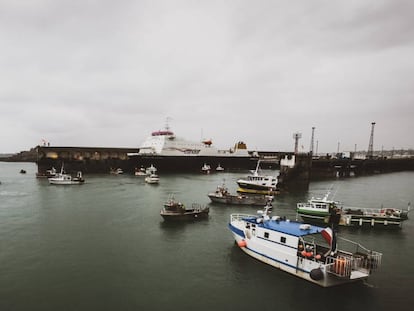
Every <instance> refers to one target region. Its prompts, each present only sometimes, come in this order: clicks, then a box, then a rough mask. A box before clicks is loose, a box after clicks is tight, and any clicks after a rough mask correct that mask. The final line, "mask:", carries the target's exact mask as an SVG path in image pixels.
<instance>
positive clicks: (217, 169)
mask: <svg viewBox="0 0 414 311" xmlns="http://www.w3.org/2000/svg"><path fill="white" fill-rule="evenodd" d="M216 171H217V172H222V171H224V167H222V166H221V165H220V163H219V164H218V165H217V167H216Z"/></svg>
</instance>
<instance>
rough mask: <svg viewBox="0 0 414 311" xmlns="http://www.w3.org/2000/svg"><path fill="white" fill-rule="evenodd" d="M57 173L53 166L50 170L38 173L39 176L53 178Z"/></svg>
mask: <svg viewBox="0 0 414 311" xmlns="http://www.w3.org/2000/svg"><path fill="white" fill-rule="evenodd" d="M56 174H57V172H56V169H55V168H54V167H52V168H51V169H50V170H46V172H44V173H39V172H38V173H36V177H37V178H51V177H55V176H56Z"/></svg>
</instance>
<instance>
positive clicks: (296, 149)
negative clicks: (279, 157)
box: [293, 133, 302, 154]
mask: <svg viewBox="0 0 414 311" xmlns="http://www.w3.org/2000/svg"><path fill="white" fill-rule="evenodd" d="M301 137H302V134H301V133H294V134H293V139H294V140H295V154H298V143H299V139H300V138H301Z"/></svg>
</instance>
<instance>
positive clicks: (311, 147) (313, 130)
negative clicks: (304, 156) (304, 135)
mask: <svg viewBox="0 0 414 311" xmlns="http://www.w3.org/2000/svg"><path fill="white" fill-rule="evenodd" d="M314 135H315V127H314V126H312V137H311V145H310V150H309V151H310V154H311V155H313V138H314Z"/></svg>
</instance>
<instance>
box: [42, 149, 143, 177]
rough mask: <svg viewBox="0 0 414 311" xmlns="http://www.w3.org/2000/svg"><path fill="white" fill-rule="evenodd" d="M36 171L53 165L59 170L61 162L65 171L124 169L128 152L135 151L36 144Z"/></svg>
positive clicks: (99, 171) (133, 150)
mask: <svg viewBox="0 0 414 311" xmlns="http://www.w3.org/2000/svg"><path fill="white" fill-rule="evenodd" d="M36 149H37V161H36V162H37V171H38V173H39V174H44V173H45V172H46V170H49V169H51V168H52V167H54V168H55V169H56V170H58V171H59V170H60V168H61V166H62V164H63V165H64V168H65V171H66V172H68V173H70V172H76V171H82V172H83V173H86V174H88V173H109V171H110V170H111V169H117V168H121V169H123V170H125V171H128V170H131V171H132V169H131V168H130V167H129V166H130V165H129V161H128V155H127V154H128V153H131V152H137V151H138V149H132V148H104V147H46V146H37V148H36Z"/></svg>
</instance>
